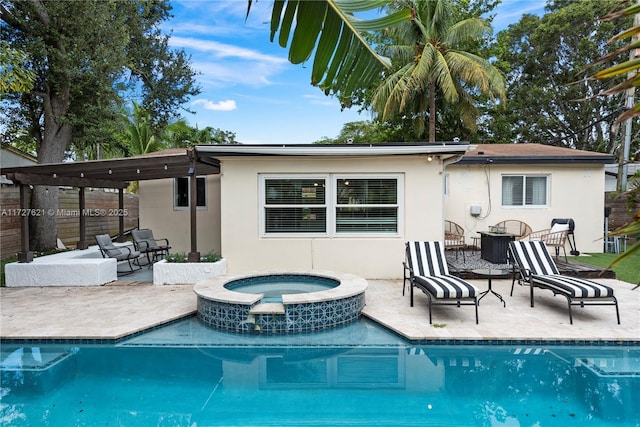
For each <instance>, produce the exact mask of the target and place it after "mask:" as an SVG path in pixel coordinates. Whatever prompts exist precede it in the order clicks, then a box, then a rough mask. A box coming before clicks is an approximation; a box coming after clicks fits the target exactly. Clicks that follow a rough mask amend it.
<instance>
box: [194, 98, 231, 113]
mask: <svg viewBox="0 0 640 427" xmlns="http://www.w3.org/2000/svg"><path fill="white" fill-rule="evenodd" d="M191 105H202V106H204V108H205V109H206V110H213V111H233V110H236V109H237V108H238V106H237V105H236V101H234V100H233V99H225V100H223V101H218V102H213V101H209V100H208V99H197V100H195V101H193V102H192V103H191Z"/></svg>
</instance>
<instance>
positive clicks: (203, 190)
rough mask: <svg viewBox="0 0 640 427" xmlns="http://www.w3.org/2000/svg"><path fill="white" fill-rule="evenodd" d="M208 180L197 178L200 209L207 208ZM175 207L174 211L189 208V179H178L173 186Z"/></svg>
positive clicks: (197, 197) (198, 205)
mask: <svg viewBox="0 0 640 427" xmlns="http://www.w3.org/2000/svg"><path fill="white" fill-rule="evenodd" d="M206 184H207V178H206V177H204V176H199V177H197V178H196V202H197V204H196V206H197V207H198V208H206V207H207V185H206ZM173 190H174V191H173V194H174V196H173V207H174V209H186V208H188V207H189V194H190V191H191V190H190V188H189V177H180V178H176V179H175V181H174V184H173Z"/></svg>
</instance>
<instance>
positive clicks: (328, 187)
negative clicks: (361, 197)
mask: <svg viewBox="0 0 640 427" xmlns="http://www.w3.org/2000/svg"><path fill="white" fill-rule="evenodd" d="M258 177H259V185H258V191H259V207H258V221H259V235H260V237H261V238H278V237H288V238H314V237H315V238H321V237H328V238H336V237H349V238H353V237H356V238H363V237H390V238H391V237H394V238H396V237H398V236H400V235H401V230H403V227H404V174H402V173H360V174H349V173H346V174H345V173H319V174H299V173H292V174H288V173H280V174H278V173H265V174H258ZM272 179H305V180H306V179H317V180H320V179H322V180H324V182H325V203H324V205H313V207H315V208H317V207H319V206H324V208H325V212H326V215H325V217H326V221H327V223H326V227H325V229H326V231H324V232H300V233H295V232H281V233H280V232H267V231H266V224H265V221H266V214H265V211H266V208H267V207H268V205H267V204H266V181H267V180H272ZM339 179H371V180H373V179H395V180H396V197H397V199H396V203H395V204H394V205H384V204H375V205H376V206H393V207H394V208H395V209H396V215H397V221H396V222H397V224H396V231H395V232H380V231H374V232H367V231H361V232H357V231H348V232H338V231H336V228H337V227H336V210H337V208H338V207H339V206H344V205H338V203H337V197H336V194H337V182H338V180H339ZM365 206H367V207H371V206H373V205H372V204H367V205H365Z"/></svg>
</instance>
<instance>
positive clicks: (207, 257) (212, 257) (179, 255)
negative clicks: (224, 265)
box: [165, 251, 222, 262]
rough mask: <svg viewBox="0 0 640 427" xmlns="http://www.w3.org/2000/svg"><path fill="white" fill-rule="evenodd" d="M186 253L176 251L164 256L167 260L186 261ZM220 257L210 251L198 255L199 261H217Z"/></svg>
mask: <svg viewBox="0 0 640 427" xmlns="http://www.w3.org/2000/svg"><path fill="white" fill-rule="evenodd" d="M188 258H189V257H188V255H187V254H186V253H185V252H176V253H173V254H169V255H167V256H166V257H165V259H166V260H167V262H188ZM221 259H222V257H221V256H220V255H218V254H217V253H215V252H213V251H211V252H209V253H206V254H204V255H202V256H201V257H200V262H218V261H220V260H221Z"/></svg>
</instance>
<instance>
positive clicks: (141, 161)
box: [2, 149, 220, 262]
mask: <svg viewBox="0 0 640 427" xmlns="http://www.w3.org/2000/svg"><path fill="white" fill-rule="evenodd" d="M219 173H220V163H219V161H218V160H217V159H215V158H211V157H200V156H198V154H197V153H196V151H195V150H193V149H189V150H185V149H176V150H167V151H163V152H160V153H153V154H149V155H143V156H138V157H129V158H121V159H109V160H94V161H86V162H74V163H51V164H39V165H33V166H19V167H10V168H4V169H3V170H2V174H3V175H6V177H7V178H8V179H10V180H11V181H13V182H14V183H15V184H19V185H20V209H21V210H24V211H26V210H27V209H28V208H29V205H28V190H29V189H30V188H31V187H32V186H37V185H46V186H70V187H77V188H78V189H79V190H78V191H79V198H78V200H79V202H78V204H79V210H80V217H79V220H80V223H79V226H80V240H79V242H78V246H77V248H78V249H86V248H87V247H88V244H87V241H86V223H85V220H86V218H85V216H84V213H85V197H84V194H85V188H117V189H118V190H119V197H118V204H119V208H120V209H123V208H124V189H125V188H126V187H127V186H128V184H129V182H132V181H146V180H153V179H165V178H177V177H184V176H189V177H191V178H192V179H190V189H189V190H190V199H191V200H196V188H197V187H196V179H195V178H196V176H198V175H200V176H201V175H214V174H219ZM190 213H191V216H190V231H191V252H190V253H189V261H190V262H198V261H199V260H200V253H199V252H198V245H197V229H196V203H190ZM20 221H21V224H20V229H21V233H20V240H21V251H20V252H19V253H18V261H20V262H31V261H32V260H33V252H32V251H30V248H29V216H28V215H23V216H21V219H20ZM119 235H120V239H123V238H124V237H123V236H124V218H123V217H122V216H121V217H120V218H119Z"/></svg>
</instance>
